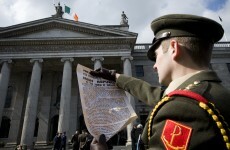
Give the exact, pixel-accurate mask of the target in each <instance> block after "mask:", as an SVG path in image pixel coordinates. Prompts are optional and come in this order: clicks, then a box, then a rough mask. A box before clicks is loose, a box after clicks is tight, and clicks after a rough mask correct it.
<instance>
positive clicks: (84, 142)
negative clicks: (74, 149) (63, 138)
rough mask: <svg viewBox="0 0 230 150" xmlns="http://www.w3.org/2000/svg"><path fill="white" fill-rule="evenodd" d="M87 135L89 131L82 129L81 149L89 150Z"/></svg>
mask: <svg viewBox="0 0 230 150" xmlns="http://www.w3.org/2000/svg"><path fill="white" fill-rule="evenodd" d="M87 136H88V132H87V130H86V129H83V130H82V133H81V134H80V135H79V136H78V141H79V149H80V150H87V149H86V148H87Z"/></svg>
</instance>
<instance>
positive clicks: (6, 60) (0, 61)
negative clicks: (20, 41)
mask: <svg viewBox="0 0 230 150" xmlns="http://www.w3.org/2000/svg"><path fill="white" fill-rule="evenodd" d="M3 62H7V63H8V64H10V63H12V62H13V61H12V59H1V60H0V64H1V63H3Z"/></svg>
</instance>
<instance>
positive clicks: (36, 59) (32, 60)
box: [30, 58, 43, 63]
mask: <svg viewBox="0 0 230 150" xmlns="http://www.w3.org/2000/svg"><path fill="white" fill-rule="evenodd" d="M35 61H38V62H39V63H42V62H43V59H42V58H35V59H30V62H31V63H34V62H35Z"/></svg>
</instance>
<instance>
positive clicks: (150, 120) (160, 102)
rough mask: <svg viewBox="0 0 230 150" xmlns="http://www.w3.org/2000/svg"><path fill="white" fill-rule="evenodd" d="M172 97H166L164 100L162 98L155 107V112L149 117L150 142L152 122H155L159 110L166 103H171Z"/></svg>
mask: <svg viewBox="0 0 230 150" xmlns="http://www.w3.org/2000/svg"><path fill="white" fill-rule="evenodd" d="M169 100H170V97H168V96H165V97H164V98H162V99H161V100H160V101H159V102H158V103H157V105H156V106H155V107H154V109H153V111H152V112H151V114H150V117H149V122H148V140H149V141H150V136H151V126H152V120H153V116H154V115H155V112H156V111H157V110H158V108H159V107H160V106H161V105H162V104H164V103H165V102H167V101H169Z"/></svg>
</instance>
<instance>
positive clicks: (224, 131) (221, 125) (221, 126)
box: [199, 102, 230, 149]
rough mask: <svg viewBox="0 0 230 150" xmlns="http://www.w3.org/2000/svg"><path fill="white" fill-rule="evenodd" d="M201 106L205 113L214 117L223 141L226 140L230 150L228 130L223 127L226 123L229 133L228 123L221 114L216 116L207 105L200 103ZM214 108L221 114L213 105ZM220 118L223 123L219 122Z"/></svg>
mask: <svg viewBox="0 0 230 150" xmlns="http://www.w3.org/2000/svg"><path fill="white" fill-rule="evenodd" d="M210 104H212V103H210ZM199 106H200V107H201V108H203V109H204V110H205V111H207V112H208V114H209V115H210V116H211V117H212V119H213V120H214V122H215V123H216V125H217V127H218V128H219V130H220V133H221V135H222V136H223V139H224V142H225V143H226V147H227V149H230V142H229V138H228V135H227V132H226V130H225V129H224V127H223V123H224V124H225V126H226V127H227V130H228V131H230V129H229V128H228V125H227V123H226V122H225V121H224V118H223V116H222V115H220V114H215V112H214V111H213V110H212V109H211V108H210V107H209V106H208V105H207V104H205V103H203V102H200V103H199ZM212 106H213V107H214V109H215V110H216V112H219V111H218V110H217V109H216V108H215V106H214V104H212ZM218 116H219V117H222V119H223V123H222V122H221V121H220V120H219V117H218Z"/></svg>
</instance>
